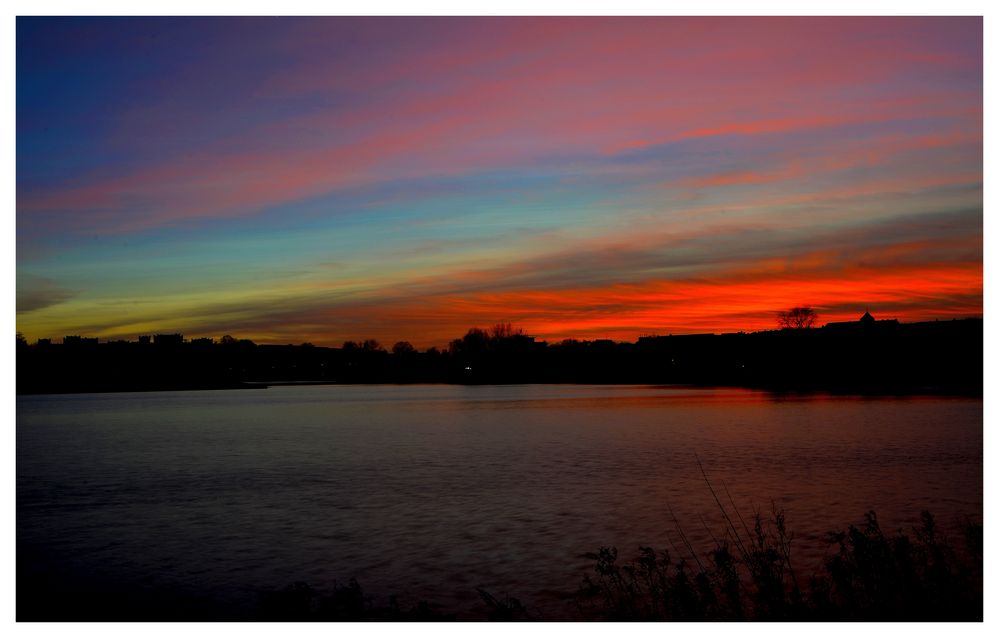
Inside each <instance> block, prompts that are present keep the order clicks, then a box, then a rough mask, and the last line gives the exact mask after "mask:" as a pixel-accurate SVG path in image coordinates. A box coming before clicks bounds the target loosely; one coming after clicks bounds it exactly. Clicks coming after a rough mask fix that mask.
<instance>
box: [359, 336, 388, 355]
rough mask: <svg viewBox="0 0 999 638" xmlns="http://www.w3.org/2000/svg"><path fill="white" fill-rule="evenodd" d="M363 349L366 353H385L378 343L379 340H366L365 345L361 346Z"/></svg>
mask: <svg viewBox="0 0 999 638" xmlns="http://www.w3.org/2000/svg"><path fill="white" fill-rule="evenodd" d="M361 349H362V350H364V351H365V352H385V348H383V347H382V344H380V343H378V340H377V339H365V341H364V343H363V344H361Z"/></svg>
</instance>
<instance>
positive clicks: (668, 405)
mask: <svg viewBox="0 0 999 638" xmlns="http://www.w3.org/2000/svg"><path fill="white" fill-rule="evenodd" d="M702 467H703V472H704V474H706V475H707V478H708V480H709V481H710V484H711V486H713V487H714V489H715V491H716V493H718V494H719V496H720V497H721V499H722V500H723V502H724V504H725V505H726V507H729V508H730V513H731V512H734V510H735V508H736V507H737V508H738V510H739V512H741V513H742V515H743V516H744V517H749V516H751V515H752V513H753V512H754V511H761V512H763V513H764V514H766V513H768V512H769V511H770V509H771V503H773V504H776V505H777V506H779V507H781V508H783V509H784V510H785V512H786V515H787V519H788V525H789V527H790V528H791V529H792V530H794V532H795V534H796V537H795V540H794V543H793V545H792V551H793V552H794V553H795V557H796V559H797V564H798V565H799V569H801V570H803V571H804V572H805V575H806V576H807V574H808V573H810V572H809V571H808V570H811V569H814V568H815V567H816V566H817V565H819V564H820V563H821V561H822V557H823V555H824V552H825V551H826V544H825V542H824V541H823V539H824V537H825V534H826V532H828V531H831V530H834V529H844V528H845V527H846V525H848V524H850V523H859V522H861V521H862V520H863V514H864V513H865V512H866V511H868V510H872V509H873V510H876V511H877V513H878V517H879V520H880V521H881V525H882V527H883V528H884V529H886V530H896V529H905V530H908V529H909V528H910V527H911V526H912V525H914V524H915V523H916V522H917V521H918V517H919V514H920V511H921V510H922V509H929V510H930V511H932V512H933V513H934V514H935V515H936V517H937V519H938V520H939V521H940V523H941V525H943V526H945V527H946V526H947V525H948V524H950V523H952V522H954V521H955V520H956V519H957V518H958V517H962V516H968V515H970V516H972V517H973V518H976V519H977V520H979V521H980V520H981V513H982V400H981V399H967V398H928V397H907V398H869V397H844V396H828V395H774V394H769V393H765V392H757V391H751V390H742V389H692V388H685V387H654V386H573V385H564V386H563V385H525V386H448V385H423V386H300V387H272V388H269V389H266V390H224V391H203V392H162V393H133V394H125V393H121V394H92V395H49V396H19V397H18V398H17V547H18V575H19V585H18V596H19V600H21V597H30V596H40V595H52V596H53V597H54V598H51V599H50V600H52V601H53V602H50V603H46V604H49V605H54V606H57V605H59V602H58V601H59V597H61V596H68V597H72V596H74V595H78V594H79V593H80V592H95V591H97V592H100V591H107V592H122V591H127V592H129V595H130V596H132V597H133V598H135V597H137V598H140V599H141V597H142V596H148V598H149V600H152V601H161V600H165V599H168V598H169V597H170V596H176V597H179V598H185V597H186V598H190V599H195V600H197V601H200V602H199V603H198V604H201V605H204V606H205V607H206V608H208V609H214V610H219V611H218V615H219V616H220V617H222V616H224V617H240V616H241V615H243V614H248V613H251V612H252V610H253V608H254V606H255V605H256V603H257V601H258V599H259V595H260V592H263V591H270V590H276V589H280V588H282V587H284V586H286V585H288V584H290V583H293V582H296V581H302V582H307V583H309V584H310V585H312V586H313V587H316V588H318V589H322V588H328V587H330V586H331V585H332V584H333V583H334V582H339V583H344V582H346V581H347V580H348V579H350V578H356V579H357V580H358V581H359V582H360V584H361V586H362V587H363V588H364V591H365V593H367V594H370V595H372V596H375V597H378V598H380V599H382V600H384V599H387V597H388V596H389V595H390V594H394V595H397V596H398V597H399V599H400V601H402V602H404V603H408V604H411V603H415V602H416V601H418V600H421V599H425V600H428V601H432V602H434V603H437V604H439V605H441V606H442V608H443V609H445V610H447V611H451V612H455V613H458V614H459V617H462V618H476V617H478V615H481V614H482V613H483V603H482V602H481V600H480V598H479V595H478V594H477V593H476V591H475V588H476V587H483V588H485V589H486V590H488V591H489V592H491V593H493V594H494V595H497V596H513V597H516V598H518V599H520V600H521V601H523V602H524V603H525V604H526V605H527V606H528V607H529V608H530V609H531V610H533V611H534V612H536V613H538V614H540V615H542V616H547V617H564V616H565V613H566V605H567V603H566V602H565V597H566V595H567V594H571V593H573V592H574V591H575V590H576V589H577V588H578V587H579V585H580V582H581V580H582V578H583V575H584V574H586V573H587V572H588V571H589V570H591V569H592V562H591V561H588V560H586V559H584V558H581V555H582V554H583V553H584V552H592V551H595V550H597V549H598V548H599V547H601V546H608V545H613V546H617V547H618V548H620V551H621V554H622V557H627V558H630V557H632V556H634V555H635V554H637V551H638V547H639V545H652V546H654V547H657V548H662V549H670V551H674V546H675V545H674V544H676V543H677V537H678V536H677V526H678V525H679V527H680V528H681V529H682V531H683V532H684V534H685V535H686V536H687V537H688V538H689V539H690V541H691V543H692V544H693V545H694V546H695V547H697V548H698V549H700V548H703V549H705V550H707V549H710V547H712V545H713V541H712V537H721V536H724V533H725V524H724V519H723V518H722V516H721V513H720V510H719V507H718V505H717V504H716V502H715V500H714V498H713V497H712V495H711V491H710V489H709V486H708V483H707V481H706V480H705V477H704V474H702V469H701V468H702ZM733 504H734V506H735V507H733ZM109 595H110V594H109Z"/></svg>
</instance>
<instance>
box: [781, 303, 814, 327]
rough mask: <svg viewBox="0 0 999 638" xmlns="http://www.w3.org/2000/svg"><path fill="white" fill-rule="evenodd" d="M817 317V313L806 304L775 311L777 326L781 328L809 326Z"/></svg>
mask: <svg viewBox="0 0 999 638" xmlns="http://www.w3.org/2000/svg"><path fill="white" fill-rule="evenodd" d="M818 318H819V315H818V313H816V312H815V311H814V310H812V309H811V308H809V307H808V306H802V307H798V308H791V309H790V310H786V311H781V312H778V313H777V326H778V327H779V328H782V329H783V328H792V329H795V330H797V329H799V328H811V327H812V326H813V325H814V324H815V321H816V320H817V319H818Z"/></svg>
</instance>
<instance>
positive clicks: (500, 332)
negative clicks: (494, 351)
mask: <svg viewBox="0 0 999 638" xmlns="http://www.w3.org/2000/svg"><path fill="white" fill-rule="evenodd" d="M522 334H524V331H523V329H521V328H514V327H513V324H509V323H498V324H496V325H495V326H493V329H492V338H493V339H508V338H509V337H517V336H520V335H522Z"/></svg>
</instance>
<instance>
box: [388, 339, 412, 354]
mask: <svg viewBox="0 0 999 638" xmlns="http://www.w3.org/2000/svg"><path fill="white" fill-rule="evenodd" d="M414 352H416V348H414V347H413V344H411V343H410V342H408V341H398V342H396V344H395V345H394V346H392V354H413V353H414Z"/></svg>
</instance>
